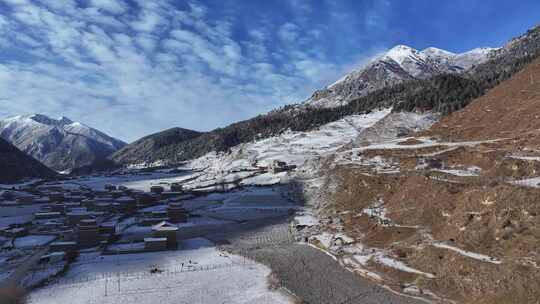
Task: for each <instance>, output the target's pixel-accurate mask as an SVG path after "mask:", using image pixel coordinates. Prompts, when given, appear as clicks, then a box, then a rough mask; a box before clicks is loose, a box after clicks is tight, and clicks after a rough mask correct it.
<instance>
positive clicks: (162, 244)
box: [144, 237, 167, 251]
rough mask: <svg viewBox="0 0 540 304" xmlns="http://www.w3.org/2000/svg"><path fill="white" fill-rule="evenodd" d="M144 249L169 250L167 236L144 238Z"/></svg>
mask: <svg viewBox="0 0 540 304" xmlns="http://www.w3.org/2000/svg"><path fill="white" fill-rule="evenodd" d="M144 250H146V251H164V250H167V238H164V237H159V238H156V237H151V238H144Z"/></svg>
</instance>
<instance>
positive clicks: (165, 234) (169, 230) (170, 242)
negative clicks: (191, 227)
mask: <svg viewBox="0 0 540 304" xmlns="http://www.w3.org/2000/svg"><path fill="white" fill-rule="evenodd" d="M177 233H178V226H176V225H174V224H171V223H169V222H165V221H163V222H161V223H159V224H157V225H154V226H152V236H153V237H156V238H166V239H167V249H176V248H178V242H177Z"/></svg>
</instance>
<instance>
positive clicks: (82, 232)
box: [77, 219, 101, 248]
mask: <svg viewBox="0 0 540 304" xmlns="http://www.w3.org/2000/svg"><path fill="white" fill-rule="evenodd" d="M77 241H78V245H79V248H89V247H94V246H97V245H99V243H100V242H101V234H100V230H99V226H98V225H97V223H96V220H93V219H84V220H81V221H80V223H79V224H78V225H77Z"/></svg>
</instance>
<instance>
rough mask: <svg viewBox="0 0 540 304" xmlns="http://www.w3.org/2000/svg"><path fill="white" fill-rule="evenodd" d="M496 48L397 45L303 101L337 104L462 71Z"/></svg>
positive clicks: (334, 105) (322, 104)
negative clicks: (451, 49) (454, 50)
mask: <svg viewBox="0 0 540 304" xmlns="http://www.w3.org/2000/svg"><path fill="white" fill-rule="evenodd" d="M493 50H495V49H492V48H477V49H474V50H471V51H469V52H465V53H462V54H454V53H451V52H448V51H445V50H441V49H437V48H433V47H431V48H427V49H425V50H423V51H418V50H416V49H413V48H411V47H408V46H405V45H398V46H396V47H394V48H392V49H390V50H389V51H388V52H386V53H384V54H383V55H381V56H379V57H377V58H376V59H374V60H373V61H372V62H371V63H369V64H368V65H367V66H365V67H362V68H360V69H358V70H355V71H353V72H351V73H350V74H348V75H346V76H345V77H343V78H341V79H340V80H338V81H337V82H335V83H333V84H331V85H330V86H328V87H326V88H324V89H322V90H318V91H316V92H315V93H314V94H313V95H312V96H311V97H310V98H309V99H308V100H306V101H305V102H304V104H305V105H309V106H313V107H323V108H327V107H337V106H340V105H344V104H346V103H348V102H349V101H350V100H351V99H354V98H357V97H360V96H364V95H365V94H367V93H369V92H372V91H375V90H377V89H381V88H384V87H387V86H391V85H395V84H397V83H400V82H403V81H407V80H413V79H426V78H429V77H432V76H434V75H438V74H445V73H461V72H463V71H466V70H468V69H470V68H471V67H472V66H473V65H477V64H480V63H483V62H485V61H486V60H487V59H488V58H489V56H490V54H491V52H492V51H493Z"/></svg>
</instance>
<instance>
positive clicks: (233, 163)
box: [189, 109, 391, 173]
mask: <svg viewBox="0 0 540 304" xmlns="http://www.w3.org/2000/svg"><path fill="white" fill-rule="evenodd" d="M390 111H391V109H382V110H378V111H373V112H371V113H369V114H364V115H351V116H347V117H345V118H343V119H340V120H338V121H335V122H332V123H328V124H326V125H323V126H321V127H319V128H318V129H316V130H312V131H308V132H293V131H287V132H285V133H283V134H281V135H279V136H273V137H270V138H266V139H262V140H256V141H252V142H249V143H244V144H240V145H238V146H236V147H234V148H233V149H231V152H230V153H216V152H211V153H208V154H206V155H204V156H202V157H200V158H198V159H195V160H193V161H191V162H190V164H189V165H190V166H191V167H193V168H199V169H202V168H205V169H206V172H214V173H221V172H224V173H225V172H230V171H235V170H241V169H254V168H256V167H257V166H268V165H270V164H271V163H272V162H273V161H274V160H279V161H284V162H286V163H287V164H289V165H297V166H302V165H303V164H304V163H305V162H306V161H309V160H311V159H315V158H319V157H321V156H323V155H328V154H331V153H333V152H335V151H337V150H338V149H339V148H341V147H342V146H343V145H345V144H347V143H349V142H350V141H351V140H353V139H355V138H356V137H357V136H358V135H359V134H360V132H361V131H362V130H364V129H365V128H368V127H370V126H372V125H373V124H375V123H376V122H377V121H379V120H381V119H382V118H384V117H385V116H387V115H388V114H389V113H390Z"/></svg>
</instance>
